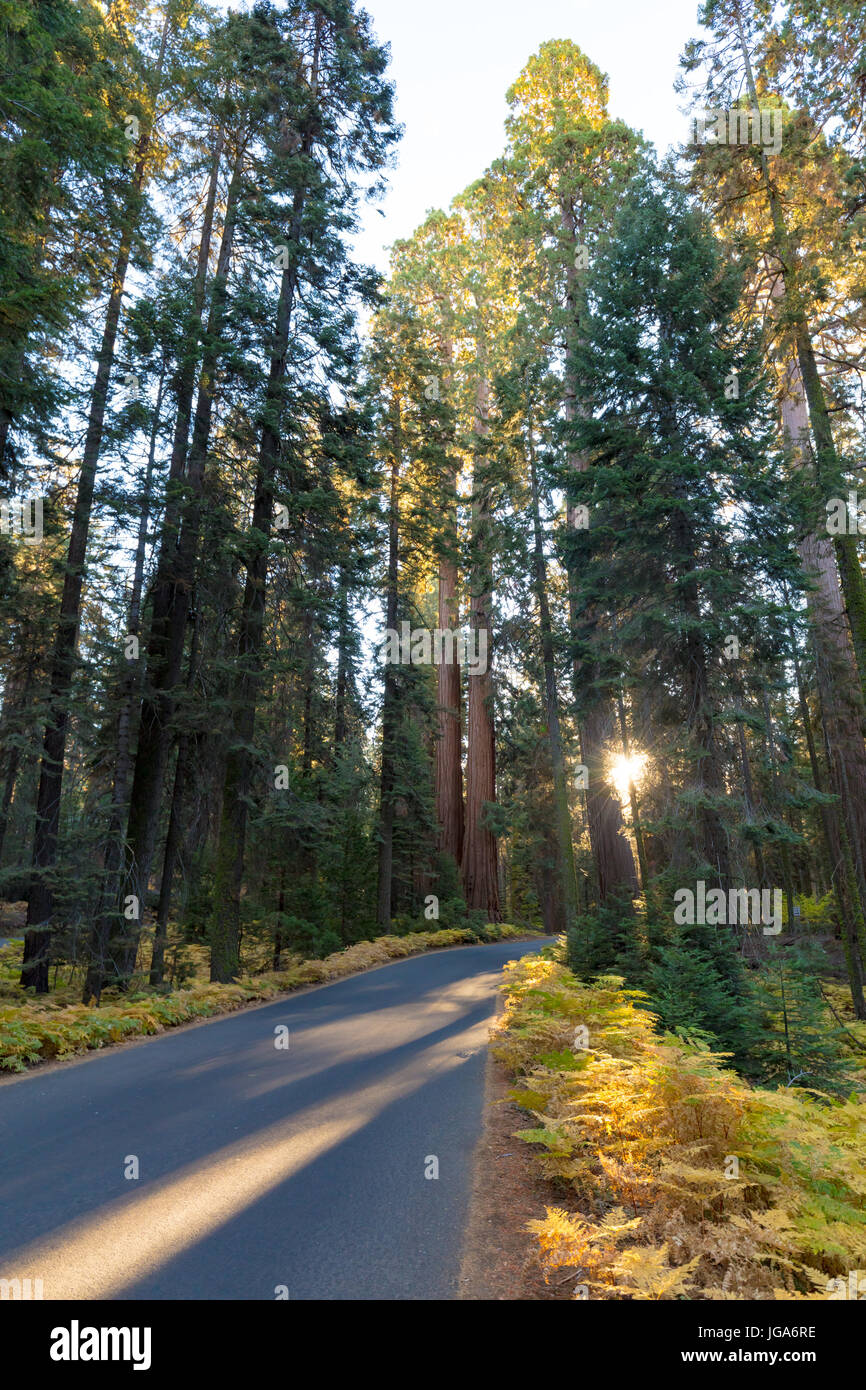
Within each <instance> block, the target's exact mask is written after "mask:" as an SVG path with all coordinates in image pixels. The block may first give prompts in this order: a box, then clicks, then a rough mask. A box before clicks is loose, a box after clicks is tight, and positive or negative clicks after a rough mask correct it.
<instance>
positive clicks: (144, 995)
mask: <svg viewBox="0 0 866 1390" xmlns="http://www.w3.org/2000/svg"><path fill="white" fill-rule="evenodd" d="M525 935H526V933H525V932H523V931H521V930H519V929H518V928H517V927H512V926H509V925H507V924H504V923H498V924H495V925H494V924H492V923H491V924H489V925H488V926H485V927H475V928H470V927H462V928H456V927H452V928H445V929H444V930H442V931H415V932H413V933H411V934H408V935H406V936H380V937H378V938H377V939H376V940H375V941H360V942H358V943H357V944H356V945H354V946H348V947H346V949H345V950H342V951H335V952H333V954H332V955H329V956H326V957H325V959H324V960H303V959H301V958H300V957H291V958H287V963H286V966H285V968H284V969H281V970H268V971H262V972H260V973H258V974H253V973H248V974H244V975H242V976H241V978H240V979H239V980H238V981H237V983H235V984H226V985H221V984H212V983H210V982H209V981H208V979H207V974H206V961H205V959H204V957H205V956H206V952H204V951H203V950H199V951H198V952H197V953H196V952H195V951H194V950H193V949H192V948H190V950H189V954H188V957H187V965H188V968H189V970H190V972H191V979H190V983H189V984H187V985H185V986H184V987H183V988H180V989H168V990H167V989H165V988H163V989H154V988H152V987H150V986H142V987H140V988H138V989H133V990H132V991H130V992H129V993H127V994H122V993H121V992H120V991H111V992H107V993H106V994H104V995H103V1002H102V1005H101V1007H99V1008H90V1007H88V1006H86V1005H84V1004H76V1003H72V1002H70V997H69V994H70V993H71V991H70V992H67V994H66V996H65V997H64V994H63V992H58V993H54V994H50V995H48V996H40V997H33V996H32V994H30V995H25V994H24V992H23V991H22V990H21V988H20V986H19V985H17V984H16V983H13V980H14V979H15V978H16V977H17V974H18V972H19V971H20V969H21V948H22V943H21V942H20V941H19V942H14V941H13V942H10V943H9V945H7V946H4V947H3V948H2V949H0V1068H2V1069H5V1070H7V1071H25V1070H26V1069H27V1067H28V1066H31V1065H33V1064H34V1063H36V1062H45V1061H48V1060H50V1059H52V1058H57V1057H71V1056H73V1055H74V1054H76V1053H80V1052H87V1051H89V1050H90V1049H92V1048H100V1047H108V1046H110V1045H111V1044H112V1043H119V1042H124V1041H126V1039H128V1038H132V1037H136V1036H141V1035H144V1034H148V1033H161V1032H162V1031H163V1030H164V1029H165V1028H175V1027H177V1025H178V1024H181V1023H190V1022H192V1021H193V1020H194V1019H198V1018H210V1017H212V1016H213V1015H215V1014H226V1013H233V1012H234V1011H235V1010H237V1009H242V1008H243V1007H244V1006H245V1005H247V1004H254V1003H260V1002H262V1001H265V1000H268V999H276V998H277V997H278V996H279V995H281V994H288V993H291V991H293V990H297V989H303V988H304V987H306V986H309V985H318V984H327V983H329V982H330V981H332V980H339V979H342V978H343V977H344V976H346V975H354V974H357V973H358V972H359V971H362V970H370V969H372V968H373V967H374V966H377V965H386V964H387V963H388V962H389V961H392V960H400V959H401V958H403V957H405V956H415V955H420V954H421V953H422V952H423V951H433V950H441V949H443V948H445V947H449V946H469V945H477V944H478V943H479V942H481V941H503V940H510V939H512V938H515V937H521V936H525Z"/></svg>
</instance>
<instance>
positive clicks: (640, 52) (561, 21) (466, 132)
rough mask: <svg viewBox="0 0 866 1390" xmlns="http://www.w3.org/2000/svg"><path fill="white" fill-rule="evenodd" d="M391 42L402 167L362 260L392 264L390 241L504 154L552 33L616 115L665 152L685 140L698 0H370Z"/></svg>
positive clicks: (369, 215) (365, 239) (365, 240)
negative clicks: (517, 91)
mask: <svg viewBox="0 0 866 1390" xmlns="http://www.w3.org/2000/svg"><path fill="white" fill-rule="evenodd" d="M362 3H363V7H364V8H365V9H366V10H367V11H368V12H369V14H370V15H371V17H372V19H373V24H374V29H375V32H376V36H377V38H378V39H379V40H380V41H382V42H388V43H390V45H391V54H392V63H391V78H392V80H393V81H394V82H395V84H396V114H397V119H398V120H399V121H400V122H401V123H402V124H403V125H404V126H405V134H404V136H403V139H402V141H401V142H400V145H399V148H398V160H399V164H398V167H397V169H396V170H394V171H393V172H392V174H391V180H390V190H389V193H388V195H387V197H386V199H385V201H384V202H383V203H382V204H381V205H380V206H381V208H382V210H383V211H384V213H385V216H384V217H381V216H380V215H379V213H378V212H377V211H375V209H372V208H368V209H367V210H366V212H365V214H364V230H363V233H362V235H361V236H360V237H359V239H358V242H357V251H358V254H359V256H360V259H361V260H363V261H367V262H370V263H372V264H374V265H376V266H378V267H379V269H380V270H383V271H384V270H387V266H388V256H387V249H386V248H387V246H388V245H389V244H390V243H391V242H392V241H394V240H395V239H397V238H399V237H404V236H408V235H409V234H410V233H411V232H412V231H413V229H414V228H415V227H417V226H418V225H419V223H420V222H422V221H423V219H424V215H425V213H426V212H427V210H428V208H434V207H441V208H447V206H448V204H449V203H450V202H451V199H452V198H453V197H454V196H455V195H456V194H457V193H459V192H460V191H461V190H462V189H463V188H465V187H466V185H467V184H469V183H471V182H472V181H473V180H474V179H476V178H478V177H479V176H480V175H481V174H482V173H483V172H484V170H485V168H486V167H487V165H488V164H490V162H491V161H492V160H493V159H495V158H496V156H497V155H499V154H500V153H501V152H502V149H503V145H504V139H505V137H504V122H505V117H506V114H507V106H506V102H505V93H506V90H507V89H508V87H510V85H511V83H512V82H513V81H514V79H515V78H516V77H517V75H518V73H519V72H520V70H521V69H522V68H523V67H524V65H525V63H526V61H527V59H528V58H529V56H530V55H531V54H532V53H535V52H536V51H537V49H538V48H539V46H540V45H541V44H542V43H544V42H545V40H547V39H566V38H568V39H572V40H573V41H574V42H575V43H576V44H578V45H579V47H580V48H582V49H583V51H584V52H585V53H586V54H587V56H588V57H589V58H591V59H592V61H593V62H594V63H595V64H596V65H597V66H598V67H600V68H601V70H602V72H606V73H607V75H608V77H609V79H610V113H611V115H612V116H614V117H620V118H621V119H622V120H624V121H626V122H627V123H628V124H629V125H631V126H633V127H635V129H637V130H641V131H643V133H644V135H645V136H646V137H647V139H649V140H652V141H653V142H654V143H655V145H656V147H657V149H658V150H659V153H662V152H663V151H664V150H666V149H667V148H668V146H669V145H672V144H679V143H680V142H681V141H683V140H684V139H685V138H686V136H687V131H688V122H687V119H686V117H685V116H683V115H681V114H680V111H679V102H680V100H681V99H680V98H678V97H677V95H676V93H675V92H674V90H673V84H674V80H675V78H676V77H677V74H678V65H679V56H680V53H681V52H682V50H683V47H684V46H685V43H686V40H687V39H689V38H692V37H696V36H697V35H698V34H699V32H700V30H699V26H698V22H697V11H698V0H661V3H660V0H436V2H435V3H425V0H362Z"/></svg>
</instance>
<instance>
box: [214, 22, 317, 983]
mask: <svg viewBox="0 0 866 1390" xmlns="http://www.w3.org/2000/svg"><path fill="white" fill-rule="evenodd" d="M322 23H323V17H322V15H321V14H319V13H318V12H317V14H316V19H315V30H316V32H315V44H314V51H313V57H312V62H311V68H310V88H311V90H312V91H313V92H315V91H316V90H317V87H318V73H319V53H320V43H321V30H322ZM312 142H313V135H312V132H311V130H309V129H308V130H307V131H306V132H305V134H304V137H303V139H302V141H301V145H300V153H301V154H302V155H309V153H310V150H311V149H312ZM305 204H306V190H305V188H303V187H300V188H298V189H297V191H296V193H295V196H294V199H293V201H292V210H291V214H290V217H289V223H288V227H287V233H288V235H287V242H288V245H289V247H291V248H292V251H291V254H290V256H289V260H288V264H287V266H286V268H285V269H284V271H283V275H282V280H281V282H280V297H279V301H278V304H277V313H276V322H275V324H274V334H273V339H272V342H273V346H272V349H271V360H270V367H269V371H268V384H267V390H266V393H265V408H264V412H263V414H264V424H263V426H262V434H261V442H260V446H259V457H258V465H257V469H256V485H255V496H254V499H253V519H252V528H251V531H250V533H249V535H248V536H247V543H246V570H247V580H246V585H245V587H244V598H243V607H242V610H241V620H240V634H239V639H238V659H237V666H236V670H235V676H234V683H233V689H232V692H231V696H232V708H233V710H234V733H235V735H236V742H235V743H233V744H232V745H231V746H230V747H229V750H228V753H227V756H226V767H225V778H224V782H223V802H222V814H221V818H220V828H219V839H218V842H217V851H216V863H215V870H214V891H213V913H212V916H211V932H210V943H211V969H210V977H211V979H212V980H215V981H218V982H221V983H226V982H227V981H229V980H233V979H235V978H236V977H237V974H238V971H239V969H240V904H241V887H242V884H243V873H244V855H245V851H246V836H247V820H248V797H249V793H250V789H251V784H252V761H253V760H252V751H251V750H252V746H253V738H254V736H255V726H256V703H257V699H258V691H259V686H260V683H261V649H262V637H263V633H264V620H265V592H266V588H267V578H268V551H269V548H270V542H271V528H272V525H273V505H274V485H275V482H276V473H277V467H278V464H279V459H280V435H279V421H280V416H281V414H282V395H283V386H284V383H285V378H286V359H287V356H288V349H289V329H290V325H291V320H292V310H293V308H294V301H295V294H296V291H297V287H298V275H299V256H300V246H301V239H302V230H303V229H302V218H303V213H304V207H305Z"/></svg>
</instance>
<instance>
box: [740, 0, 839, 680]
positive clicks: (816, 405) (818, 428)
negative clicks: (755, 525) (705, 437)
mask: <svg viewBox="0 0 866 1390" xmlns="http://www.w3.org/2000/svg"><path fill="white" fill-rule="evenodd" d="M734 18H735V22H736V25H737V33H738V37H739V43H740V52H741V54H742V58H743V66H744V69H745V76H746V87H747V90H748V93H749V100H750V101H751V103H752V107H753V109H755V110H757V109H758V106H759V102H758V92H757V88H756V86H755V78H754V74H753V71H752V62H751V58H750V56H749V47H748V44H747V43H746V36H745V33H744V30H743V21H742V16H741V14H740V11H739V7H737V9H736V10H735V12H734ZM760 159H761V180H762V184H763V187H764V192H765V194H766V198H767V206H768V210H769V213H770V221H771V224H772V228H773V239H774V242H775V246H774V251H775V254H776V259H777V260H778V263H779V265H780V266H781V271H782V278H781V282H780V281H779V280H778V279H777V280H775V281H774V283H773V290H772V293H773V298H774V299H775V300H778V299H780V298H782V297H784V301H785V304H784V309H785V316H786V318H787V320H788V324H789V331H790V333H791V336H792V340H793V343H794V348H795V352H796V358H797V366H798V368H799V371H798V373H797V375H798V378H799V379H798V381H797V384H796V386H795V387H794V394H795V396H796V397H797V398H798V399H799V400H800V401H801V402H802V405H803V406H805V409H804V410H803V411H802V412H801V414H802V418H799V419H798V421H797V428H798V429H800V430H801V431H802V429H803V426H804V424H805V426H806V428H807V429H808V426H809V425H811V429H812V439H813V441H814V446H815V453H814V467H815V474H816V479H817V482H818V486H819V488H821V489H822V491H823V495H824V496H825V497H829V496H830V489H834V488H835V487H836V485H837V483H838V481H839V480H840V478H841V470H840V467H839V458H838V454H837V452H836V443H835V440H834V438H833V430H832V426H831V423H830V413H829V411H828V409H827V399H826V396H825V394H824V387H823V384H822V382H821V377H820V375H819V373H818V366H817V363H816V360H815V349H814V347H813V344H812V333H811V329H810V326H809V322H808V320H807V318H806V311H805V309H804V307H803V282H802V272H801V269H800V251H799V248H798V246H797V245H796V242H795V240H794V239H793V238H792V237H791V236H790V234H789V231H788V227H787V224H786V221H785V213H784V209H783V206H782V202H781V200H780V198H779V195H778V193H777V192H776V188H775V186H774V184H773V181H772V179H771V177H770V167H769V161H768V158H767V153H766V150H765V149H764V148H763V146H762V147H761V151H760ZM776 307H778V306H776ZM798 412H800V406H798ZM802 437H803V439H804V440H805V437H806V436H805V435H803V436H802ZM833 548H834V550H835V554H836V563H837V565H838V570H839V577H840V579H841V584H842V592H843V594H844V596H845V607H846V609H847V616H848V622H849V626H850V634H851V645H852V650H853V653H854V659H855V662H856V669H857V673H858V677H859V682H860V690H861V693H862V694H863V696H864V697H866V578H864V575H863V570H862V568H861V565H860V557H859V553H858V549H857V538H856V536H849V535H840V536H836V537H834V540H833Z"/></svg>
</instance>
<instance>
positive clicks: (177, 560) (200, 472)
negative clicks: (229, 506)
mask: <svg viewBox="0 0 866 1390" xmlns="http://www.w3.org/2000/svg"><path fill="white" fill-rule="evenodd" d="M221 156H222V134H221V133H220V136H219V139H218V142H217V150H216V154H215V158H214V163H213V167H212V170H211V177H210V183H209V187H208V199H207V205H206V209H205V219H204V222H203V225H202V231H201V236H200V238H199V248H198V259H197V265H198V271H197V276H196V286H195V291H194V313H193V320H192V322H193V326H194V331H195V337H196V344H195V347H196V350H197V340H198V334H199V332H200V329H201V315H202V309H203V302H204V293H205V276H206V274H207V266H208V262H209V259H210V248H211V239H212V234H213V215H214V202H215V199H216V193H217V188H218V174H219V165H220V159H221ZM242 160H243V155H242V153H241V152H238V155H237V158H236V161H235V166H234V171H233V175H232V179H231V182H230V184H229V189H228V193H227V196H226V207H225V214H224V221H223V230H222V237H221V241H220V249H219V254H218V260H217V268H216V275H215V277H214V283H213V288H212V292H211V307H210V313H209V316H208V325H207V347H206V350H205V353H204V355H203V358H202V364H201V370H200V372H199V390H198V400H197V402H196V412H195V422H194V425H193V437H192V443H191V444H190V443H189V424H190V414H191V409H192V397H193V391H194V387H195V368H196V351H195V350H192V349H191V350H190V352H189V353H188V355H187V357H186V358H185V359H184V361H183V362H182V364H181V380H180V387H179V391H178V405H177V414H176V417H175V428H174V436H173V440H172V452H171V463H170V466H169V479H168V488H167V497H166V515H165V519H164V523H163V528H162V534H161V539H160V550H159V558H158V561H157V572H156V577H155V579H154V586H153V609H152V615H151V624H150V635H149V639H148V652H147V678H146V681H145V691H144V698H143V700H142V705H141V716H140V720H139V730H138V746H137V749H136V757H135V770H134V774H133V783H132V795H131V797H130V808H129V822H128V827H127V836H126V838H127V852H126V870H125V875H124V877H125V894H126V895H127V896H128V895H133V896H135V897H137V898H138V900H139V902H140V903H142V904H143V903H144V901H145V899H146V895H147V890H148V885H149V881H150V870H151V865H152V862H153V856H154V852H155V849H156V837H157V828H158V825H159V810H160V803H161V800H162V793H163V784H164V782H165V773H166V767H167V764H168V755H169V748H170V743H171V725H172V721H173V717H174V695H175V691H176V688H177V686H178V684H179V682H180V678H181V669H182V664H183V650H184V645H185V642H186V630H187V615H188V612H189V595H190V592H191V589H192V585H193V583H194V580H195V557H196V552H197V549H198V539H199V531H200V526H201V494H202V485H203V478H204V468H205V463H206V460H207V451H208V444H209V440H210V429H211V417H212V412H213V400H214V390H215V382H214V375H215V372H216V368H217V359H218V356H219V344H220V331H221V328H222V321H223V316H224V309H225V296H226V284H227V280H228V274H229V267H230V264H231V254H232V247H233V241H234V230H235V219H236V214H237V200H238V195H239V191H240V170H241V165H242ZM188 446H189V457H188V458H187V449H188ZM184 471H185V472H186V479H185V481H186V487H185V490H184V501H183V505H182V506H181V503H180V492H179V483H180V479H181V478H182V477H183V474H184ZM179 526H180V535H179V536H178V527H179ZM139 929H140V924H139ZM128 936H129V940H128V941H127V943H126V945H125V946H123V948H122V949H121V950H120V951H119V952H118V953H117V955H116V957H115V960H114V965H115V968H116V970H117V972H118V974H119V975H120V977H121V978H123V977H125V976H128V975H129V974H130V973H131V972H132V970H133V968H134V964H135V954H136V952H137V949H138V930H135V931H131V932H129V933H128Z"/></svg>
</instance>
